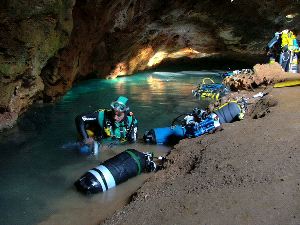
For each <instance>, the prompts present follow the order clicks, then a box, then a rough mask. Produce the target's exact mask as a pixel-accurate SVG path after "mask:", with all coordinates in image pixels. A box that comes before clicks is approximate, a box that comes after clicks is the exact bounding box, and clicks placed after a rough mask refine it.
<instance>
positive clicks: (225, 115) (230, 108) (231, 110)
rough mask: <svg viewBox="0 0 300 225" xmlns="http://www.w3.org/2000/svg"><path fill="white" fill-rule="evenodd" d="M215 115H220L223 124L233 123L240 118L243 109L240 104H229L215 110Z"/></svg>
mask: <svg viewBox="0 0 300 225" xmlns="http://www.w3.org/2000/svg"><path fill="white" fill-rule="evenodd" d="M214 113H215V114H217V115H218V117H219V119H220V123H221V124H222V123H231V122H233V121H234V120H237V119H238V118H239V116H240V114H241V113H242V109H241V106H240V105H239V104H238V103H236V102H229V103H226V104H224V105H222V106H220V107H219V108H217V109H216V110H214Z"/></svg>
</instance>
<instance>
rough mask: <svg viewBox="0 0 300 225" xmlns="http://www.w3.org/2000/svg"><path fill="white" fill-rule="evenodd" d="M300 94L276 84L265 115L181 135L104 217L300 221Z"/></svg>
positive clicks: (114, 221)
mask: <svg viewBox="0 0 300 225" xmlns="http://www.w3.org/2000/svg"><path fill="white" fill-rule="evenodd" d="M299 96H300V87H290V88H281V89H272V90H271V92H270V93H269V94H268V95H267V96H265V97H264V98H265V100H264V101H263V102H260V105H257V107H256V111H255V110H253V112H254V114H255V112H258V113H259V112H262V111H263V110H264V111H265V113H264V116H262V117H261V118H259V119H252V118H251V116H247V117H246V118H245V119H244V120H243V121H239V122H235V123H232V124H226V125H225V126H224V129H223V130H222V131H219V132H216V133H214V134H210V135H205V136H202V137H199V138H194V139H188V140H187V139H186V140H183V141H181V142H180V143H179V144H178V145H176V146H175V149H174V150H173V151H172V153H171V154H170V156H169V162H168V165H167V168H166V169H165V170H162V171H159V172H157V173H156V174H155V175H154V176H153V177H151V178H150V180H148V181H147V182H146V183H145V185H144V186H143V187H141V188H140V189H139V190H138V191H137V193H136V194H135V195H134V196H133V197H132V201H131V202H130V204H128V205H127V206H125V207H124V208H123V209H121V210H119V211H118V212H116V213H115V214H114V215H113V216H112V217H111V218H110V219H108V220H106V221H105V222H104V224H272V225H274V224H300V178H299V174H300V165H299V161H300V148H299V144H300V141H299V136H300V99H299ZM268 102H269V103H268ZM270 102H271V103H272V102H273V103H272V104H271V103H270ZM274 102H277V104H274ZM273 105H276V106H274V107H270V106H273ZM253 109H255V108H253ZM254 114H253V115H254ZM253 115H252V117H254V118H257V117H259V116H257V117H255V116H253Z"/></svg>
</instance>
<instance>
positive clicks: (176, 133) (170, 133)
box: [143, 125, 185, 144]
mask: <svg viewBox="0 0 300 225" xmlns="http://www.w3.org/2000/svg"><path fill="white" fill-rule="evenodd" d="M184 135H185V128H184V127H182V126H179V125H176V126H171V127H162V128H153V129H151V130H149V131H146V133H145V134H144V136H143V139H144V141H145V142H147V143H153V144H173V143H177V142H178V141H179V140H181V139H183V138H184Z"/></svg>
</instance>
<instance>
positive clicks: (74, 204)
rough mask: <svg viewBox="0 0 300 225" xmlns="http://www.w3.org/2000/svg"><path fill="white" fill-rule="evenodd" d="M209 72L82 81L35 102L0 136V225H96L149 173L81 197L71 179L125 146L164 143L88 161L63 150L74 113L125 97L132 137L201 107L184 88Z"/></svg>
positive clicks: (161, 149)
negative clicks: (134, 122)
mask: <svg viewBox="0 0 300 225" xmlns="http://www.w3.org/2000/svg"><path fill="white" fill-rule="evenodd" d="M204 77H211V78H214V79H215V81H216V82H218V81H220V80H221V78H220V77H219V76H216V71H182V72H143V73H138V74H135V75H134V76H129V77H122V78H117V79H115V80H100V79H97V80H96V79H95V80H89V81H85V82H82V83H80V84H79V85H76V86H74V87H73V88H72V89H71V90H70V91H69V92H68V93H67V94H66V95H65V96H64V97H63V98H62V99H61V100H60V101H59V102H58V103H56V104H45V105H38V106H34V107H33V108H31V109H30V110H29V111H28V112H27V113H26V114H25V115H23V116H22V117H21V118H20V119H19V121H18V124H17V125H16V126H15V127H14V128H13V129H11V130H9V131H6V132H3V133H1V135H0V152H1V158H0V189H1V192H0V202H1V204H0V224H1V225H11V224H18V225H23V224H26V225H30V224H39V223H41V224H97V222H99V218H100V219H104V218H106V217H107V216H110V215H111V214H112V213H113V212H114V211H115V210H116V209H118V208H120V207H121V206H122V205H124V204H125V203H126V202H127V201H128V198H129V196H130V195H131V194H132V193H133V192H134V191H135V190H137V188H138V187H139V186H141V185H142V183H143V182H144V181H145V179H146V178H147V177H148V176H149V174H144V175H141V176H139V177H137V178H134V179H131V180H129V181H128V182H126V183H124V184H121V185H119V186H118V187H116V188H114V189H112V190H109V191H108V192H106V193H103V194H97V195H93V196H89V197H87V196H83V195H81V194H80V193H78V192H77V191H76V190H75V189H74V187H73V182H74V181H75V180H76V179H78V178H79V177H80V176H81V175H82V174H83V173H84V172H85V171H87V170H88V169H90V168H92V167H94V166H96V165H98V164H99V163H100V162H101V161H103V160H105V159H108V158H110V157H112V156H114V155H115V154H117V153H118V152H121V151H123V150H125V149H126V148H127V147H131V148H132V147H134V148H136V149H137V150H140V151H153V152H155V153H156V154H158V155H164V154H166V153H167V152H168V151H169V150H170V147H168V146H158V145H147V144H144V143H137V144H133V145H129V146H117V147H113V148H112V149H111V150H108V151H106V152H103V153H101V154H100V156H99V157H97V158H95V157H87V156H83V155H80V154H78V152H76V151H74V150H70V149H64V148H62V146H64V145H66V144H69V143H74V142H75V141H76V130H75V124H74V118H75V117H76V115H78V114H80V113H83V112H86V111H94V110H97V109H99V108H105V107H108V106H109V105H110V102H111V101H113V100H114V99H115V98H116V97H118V96H119V95H124V96H127V97H128V98H129V99H130V110H131V111H133V112H134V113H135V116H136V117H137V119H138V121H139V137H140V138H141V137H142V136H143V133H144V132H145V131H146V130H147V129H150V128H155V127H164V126H169V125H170V123H171V122H172V120H173V119H174V118H175V117H176V116H177V115H179V114H181V113H184V112H188V111H191V110H192V109H193V108H194V107H195V106H197V107H204V106H206V105H207V104H208V102H207V101H204V102H203V101H202V102H201V101H199V100H197V99H196V98H195V97H193V96H192V93H191V90H192V89H194V88H195V87H196V85H197V84H198V83H199V82H200V81H201V79H203V78H204Z"/></svg>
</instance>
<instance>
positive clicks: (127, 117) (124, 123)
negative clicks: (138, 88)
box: [75, 96, 138, 145]
mask: <svg viewBox="0 0 300 225" xmlns="http://www.w3.org/2000/svg"><path fill="white" fill-rule="evenodd" d="M110 106H111V108H110V109H99V110H97V111H94V112H87V113H84V114H81V115H78V116H77V117H76V119H75V123H76V128H77V131H78V133H79V135H80V136H81V138H82V141H83V143H84V144H86V145H92V144H93V143H94V141H101V140H102V139H105V140H109V141H112V142H114V141H119V142H120V143H124V142H129V143H133V142H135V141H136V140H137V130H138V122H137V119H136V118H135V117H134V115H133V113H132V112H130V111H129V107H128V98H126V97H124V96H120V97H118V98H117V99H116V100H115V101H113V102H112V103H111V105H110Z"/></svg>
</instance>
